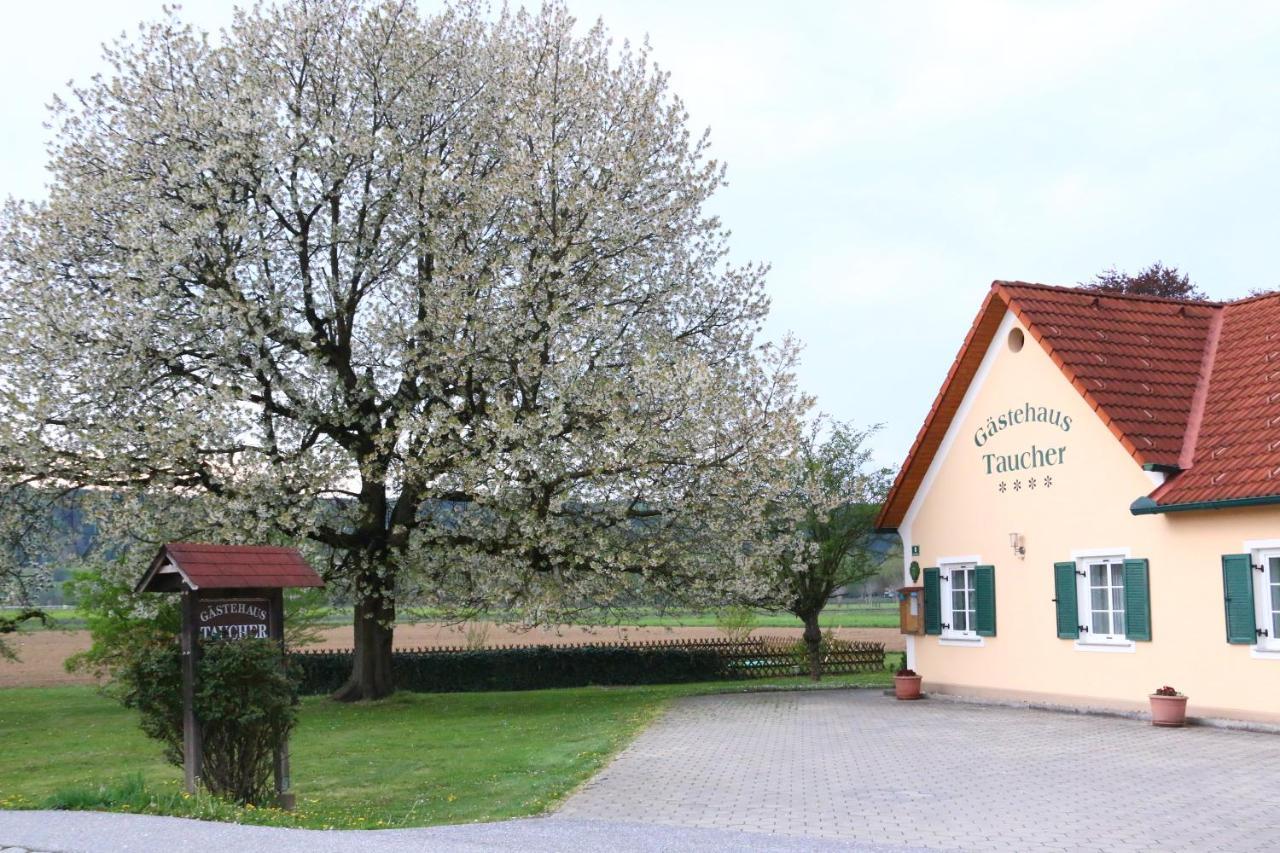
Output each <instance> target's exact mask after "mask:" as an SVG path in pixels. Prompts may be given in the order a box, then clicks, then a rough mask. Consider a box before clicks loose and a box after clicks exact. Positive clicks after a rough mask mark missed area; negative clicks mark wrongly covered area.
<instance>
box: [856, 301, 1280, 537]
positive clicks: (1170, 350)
mask: <svg viewBox="0 0 1280 853" xmlns="http://www.w3.org/2000/svg"><path fill="white" fill-rule="evenodd" d="M1254 301H1256V300H1254ZM1245 304H1246V303H1233V304H1232V305H1231V306H1227V307H1228V308H1232V309H1234V308H1236V307H1237V306H1239V307H1243V306H1244V305H1245ZM1275 304H1276V305H1277V306H1280V297H1277V298H1276V299H1275ZM1005 310H1008V311H1010V312H1012V313H1013V314H1014V315H1015V316H1016V317H1017V318H1018V320H1019V321H1020V322H1021V323H1022V325H1023V326H1024V327H1026V329H1027V330H1028V331H1029V332H1030V335H1031V337H1033V338H1034V339H1035V340H1036V341H1037V342H1038V343H1039V344H1040V346H1041V347H1042V348H1043V349H1044V351H1045V352H1046V353H1047V354H1048V355H1049V357H1050V358H1051V359H1052V360H1053V363H1054V364H1056V365H1057V366H1058V368H1059V369H1060V370H1061V371H1062V373H1063V375H1064V376H1065V378H1066V379H1067V380H1068V381H1069V382H1070V383H1071V385H1072V386H1073V387H1074V388H1075V389H1076V391H1077V392H1079V393H1080V395H1081V396H1082V397H1083V398H1084V399H1085V401H1086V402H1087V403H1088V404H1089V406H1090V408H1092V409H1093V410H1094V412H1095V413H1096V414H1097V415H1098V417H1099V418H1100V419H1101V420H1102V422H1103V423H1104V424H1105V425H1106V426H1107V427H1108V428H1109V429H1110V430H1111V432H1112V434H1113V435H1114V436H1115V437H1116V440H1117V441H1119V442H1120V443H1121V444H1122V445H1123V446H1124V448H1125V449H1126V450H1127V451H1128V452H1129V454H1130V455H1131V456H1132V457H1133V458H1134V460H1135V462H1136V463H1137V464H1139V465H1142V466H1144V467H1147V468H1155V469H1159V470H1163V471H1167V472H1175V473H1176V472H1177V471H1179V470H1180V469H1181V468H1182V467H1185V466H1187V465H1189V464H1190V461H1191V459H1192V458H1193V454H1194V449H1195V447H1196V446H1197V443H1196V438H1197V435H1198V433H1199V431H1200V425H1201V422H1202V420H1203V421H1204V422H1205V423H1211V422H1212V419H1211V418H1210V415H1211V414H1212V413H1213V412H1214V411H1216V410H1215V409H1214V406H1213V405H1212V404H1211V402H1212V401H1211V398H1210V397H1209V393H1208V392H1209V389H1210V388H1212V382H1211V381H1210V379H1211V371H1213V370H1214V365H1215V363H1216V362H1215V358H1214V355H1215V352H1216V350H1217V348H1218V346H1217V344H1218V330H1219V329H1220V328H1222V326H1223V317H1224V316H1227V315H1229V312H1228V311H1226V310H1224V306H1223V304H1222V303H1217V302H1191V301H1182V300H1173V299H1161V298H1157V297H1145V296H1129V295H1123V294H1107V293H1099V292H1096V291H1089V290H1082V289H1077V288H1064V287H1051V286H1048V285H1041V284H1028V283H1025V282H1003V281H997V282H994V283H993V284H992V285H991V291H990V293H989V294H988V295H987V298H986V300H985V301H984V302H983V305H982V308H981V309H980V310H979V312H978V317H977V318H976V319H975V320H974V324H973V326H972V327H971V328H970V330H969V334H968V335H967V336H966V338H965V341H964V344H963V345H962V346H961V348H960V352H959V353H958V354H957V356H956V359H955V361H954V362H953V364H952V367H951V370H950V371H949V372H948V374H947V378H946V380H945V381H944V383H943V386H942V389H941V390H940V391H939V393H938V396H937V398H936V399H935V400H934V404H933V406H932V408H931V409H930V411H929V414H928V415H927V416H926V418H925V423H924V425H923V426H922V427H921V429H920V432H919V433H918V434H917V436H916V440H915V442H914V443H913V444H912V447H911V450H910V452H909V453H908V455H907V460H906V462H905V463H904V464H903V466H902V468H901V470H900V471H899V472H898V476H897V479H896V480H895V482H894V485H893V488H892V489H891V490H890V492H889V496H888V498H887V499H886V501H885V505H884V508H883V510H882V511H881V514H880V518H879V519H878V522H877V523H878V524H879V526H881V527H884V528H894V527H897V526H898V524H899V523H901V521H902V519H903V517H904V516H905V515H906V513H907V510H908V508H909V507H910V505H911V502H912V501H913V500H914V498H915V495H916V493H917V491H918V490H919V488H920V486H921V484H922V483H923V481H924V477H925V473H926V472H927V471H928V468H929V465H930V463H931V462H932V461H933V458H934V456H935V455H936V453H937V451H938V449H939V447H940V446H941V444H942V440H943V437H944V436H945V434H946V432H947V429H948V427H949V426H950V425H951V422H952V420H953V419H954V417H955V414H956V411H957V409H958V408H959V406H960V403H961V401H962V400H963V399H964V395H965V393H966V392H967V391H968V389H969V386H970V384H971V383H972V381H973V378H974V376H975V374H976V372H977V368H978V365H979V364H980V363H981V361H982V358H983V356H984V355H985V353H986V352H987V350H988V348H989V347H990V345H991V342H992V337H993V336H994V334H995V332H996V330H997V329H998V328H999V325H1000V320H1001V317H1002V316H1003V314H1004V312H1005ZM1277 310H1280V309H1277ZM1271 328H1277V326H1275V325H1274V323H1273V324H1272V326H1271ZM1255 345H1256V343H1255ZM1274 348H1275V349H1277V350H1280V344H1277V345H1276V346H1275V347H1274ZM1276 358H1277V362H1276V365H1275V370H1277V371H1280V353H1278V354H1277V356H1276ZM1276 378H1277V381H1280V374H1277V376H1276ZM1276 399H1277V402H1280V396H1278V397H1277V398H1276ZM1277 417H1278V419H1277V422H1276V425H1275V427H1276V429H1275V434H1274V435H1273V439H1275V438H1280V412H1278V413H1277ZM1275 450H1277V451H1280V444H1277V445H1275ZM1277 464H1280V462H1278V463H1277ZM1277 476H1280V473H1278V474H1277Z"/></svg>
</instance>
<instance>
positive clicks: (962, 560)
mask: <svg viewBox="0 0 1280 853" xmlns="http://www.w3.org/2000/svg"><path fill="white" fill-rule="evenodd" d="M968 563H973V564H974V565H975V566H978V565H981V564H982V557H981V556H980V555H978V554H969V555H968V556H965V557H939V558H938V568H942V567H943V566H963V565H966V564H968Z"/></svg>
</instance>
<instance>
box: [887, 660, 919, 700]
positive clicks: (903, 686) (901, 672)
mask: <svg viewBox="0 0 1280 853" xmlns="http://www.w3.org/2000/svg"><path fill="white" fill-rule="evenodd" d="M893 695H894V696H896V697H897V698H899V699H919V698H920V676H918V675H916V673H915V670H911V669H907V662H906V660H905V659H904V660H903V661H902V666H900V667H898V671H897V672H895V673H894V674H893Z"/></svg>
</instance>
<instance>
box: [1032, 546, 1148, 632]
mask: <svg viewBox="0 0 1280 853" xmlns="http://www.w3.org/2000/svg"><path fill="white" fill-rule="evenodd" d="M1148 568H1149V567H1148V564H1147V561H1146V560H1142V559H1131V558H1127V557H1125V556H1124V555H1123V553H1106V552H1084V553H1083V554H1077V555H1076V558H1075V559H1074V560H1072V561H1070V562H1062V563H1055V564H1054V566H1053V569H1054V592H1055V594H1056V597H1055V598H1054V602H1055V607H1056V608H1057V627H1058V636H1059V637H1062V638H1063V639H1071V640H1075V641H1076V648H1078V649H1081V650H1082V651H1092V650H1100V651H1132V650H1133V642H1134V641H1135V640H1150V639H1151V594H1150V582H1149V571H1148Z"/></svg>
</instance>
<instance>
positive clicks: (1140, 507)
mask: <svg viewBox="0 0 1280 853" xmlns="http://www.w3.org/2000/svg"><path fill="white" fill-rule="evenodd" d="M1276 504H1280V495H1261V496H1259V497H1253V498H1228V499H1226V500H1220V501H1190V502H1188V503H1182V504H1158V503H1156V502H1155V501H1153V500H1152V499H1151V498H1150V497H1149V496H1148V495H1143V496H1142V497H1140V498H1138V499H1137V500H1136V501H1134V502H1133V503H1131V504H1129V512H1130V513H1132V514H1133V515H1157V514H1162V513H1166V512H1190V511H1192V510H1202V509H1234V508H1236V507H1247V506H1274V505H1276Z"/></svg>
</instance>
